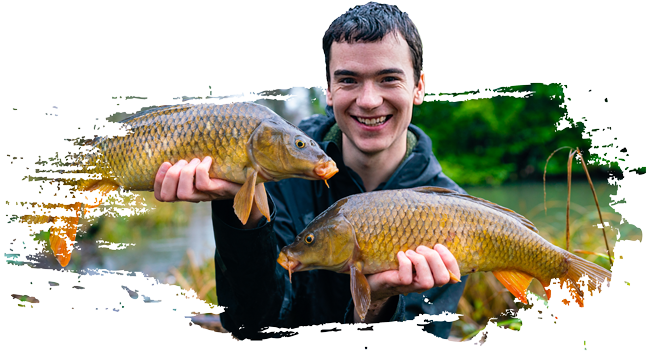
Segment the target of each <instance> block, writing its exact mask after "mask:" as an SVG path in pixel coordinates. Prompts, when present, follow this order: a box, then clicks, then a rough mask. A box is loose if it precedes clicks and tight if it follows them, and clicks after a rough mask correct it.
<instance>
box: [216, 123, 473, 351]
mask: <svg viewBox="0 0 665 357" xmlns="http://www.w3.org/2000/svg"><path fill="white" fill-rule="evenodd" d="M329 112H330V111H329ZM334 124H335V119H334V118H333V117H332V115H329V116H322V115H317V116H314V117H312V118H310V119H306V120H303V121H302V122H301V124H300V128H301V129H302V130H303V131H304V132H305V133H306V134H307V135H309V136H310V137H312V138H313V139H314V140H316V141H317V142H318V143H319V145H320V146H321V148H323V150H325V152H326V153H327V154H328V155H329V156H330V157H331V158H332V159H333V160H335V162H336V163H337V166H338V168H339V170H340V171H339V172H338V173H337V174H336V175H335V176H333V177H332V178H331V179H330V180H328V183H329V184H330V189H328V188H327V187H326V186H325V184H324V183H323V181H308V180H302V179H287V180H282V181H279V182H269V183H266V184H265V186H266V190H267V191H268V196H269V204H270V212H271V220H270V222H267V220H266V219H265V218H262V220H261V222H259V224H258V226H257V228H255V229H252V230H240V229H238V227H240V222H239V221H238V219H237V218H236V216H235V215H234V213H233V208H232V204H233V202H232V201H231V200H226V201H213V202H212V217H213V228H214V233H215V242H216V245H217V249H216V252H215V268H216V279H217V297H218V300H219V304H220V305H222V306H225V307H226V310H225V311H224V312H223V313H222V314H221V320H222V325H223V326H224V328H225V329H227V330H229V331H231V332H232V333H233V334H234V335H235V336H236V337H238V338H252V339H260V338H265V337H271V336H274V334H266V333H262V332H260V331H261V330H262V329H264V328H265V327H267V326H275V327H283V328H293V327H297V326H302V325H317V324H324V323H329V322H340V323H344V322H353V310H352V309H353V303H352V302H351V291H350V279H349V275H348V274H339V273H335V272H331V271H327V270H313V271H306V272H298V273H295V274H293V276H292V282H291V283H289V277H288V272H287V270H285V269H284V268H282V267H281V266H279V265H278V264H277V255H278V254H279V251H280V249H281V248H282V247H284V246H285V245H288V244H290V243H291V242H293V239H294V238H295V236H296V235H297V234H298V233H299V232H301V231H302V230H303V229H304V228H305V226H306V225H307V224H308V223H309V222H311V221H312V220H313V219H314V217H316V216H317V215H319V214H320V213H321V212H323V211H324V210H325V209H326V208H328V207H329V206H331V205H332V204H333V203H335V202H336V201H337V200H339V199H341V198H344V197H346V196H349V195H352V194H356V193H361V192H365V189H364V186H363V183H362V180H361V179H360V176H359V175H358V174H356V173H355V172H353V170H351V169H350V168H348V167H346V166H345V165H344V162H343V160H342V155H341V152H340V151H339V149H338V147H337V145H336V144H335V143H334V142H330V141H323V138H324V137H325V135H326V134H327V133H328V132H329V131H330V130H331V128H332V127H333V125H334ZM409 130H410V131H411V132H412V133H413V134H415V138H416V139H417V142H415V143H414V144H415V146H413V149H412V151H411V153H410V154H409V155H408V156H407V157H406V158H405V160H404V161H403V162H402V164H401V165H400V166H399V167H398V169H397V170H396V171H395V173H394V174H393V175H392V176H391V177H390V179H389V180H388V181H387V182H385V183H383V184H381V185H379V187H378V188H377V190H393V189H401V188H410V187H417V186H439V187H445V188H450V189H453V190H456V191H459V192H463V193H465V192H464V191H463V190H462V189H461V188H460V187H459V186H457V184H455V183H454V182H453V181H452V180H450V179H449V178H448V177H446V176H445V175H444V174H443V173H442V172H441V166H440V165H439V163H438V161H437V160H436V158H435V157H434V155H433V153H432V143H431V140H430V139H429V137H427V135H425V133H424V132H423V131H422V130H420V129H419V128H417V127H416V126H414V125H410V126H409ZM465 283H466V277H463V278H462V282H461V283H457V284H449V285H445V286H443V287H441V288H434V289H430V290H428V291H426V292H425V293H424V294H416V293H413V294H409V295H407V296H403V295H399V299H398V300H397V301H398V302H397V304H396V306H394V309H395V313H394V314H393V317H392V319H391V320H393V321H395V320H397V321H403V320H405V319H412V318H413V317H415V316H417V315H420V314H423V313H425V314H431V315H436V314H440V313H442V312H443V311H449V312H451V313H454V312H455V311H456V309H457V304H458V302H459V299H460V297H461V296H462V292H463V291H464V286H465ZM425 298H427V299H425ZM450 326H451V323H449V322H430V323H428V324H427V325H426V326H425V327H424V329H425V331H428V332H431V333H434V334H435V335H437V336H440V337H443V338H447V337H448V335H449V333H450ZM284 334H286V335H288V334H289V332H282V333H279V334H278V335H284Z"/></svg>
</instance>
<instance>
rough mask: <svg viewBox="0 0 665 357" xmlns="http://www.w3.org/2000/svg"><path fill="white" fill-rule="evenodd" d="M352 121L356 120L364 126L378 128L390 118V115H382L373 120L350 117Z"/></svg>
mask: <svg viewBox="0 0 665 357" xmlns="http://www.w3.org/2000/svg"><path fill="white" fill-rule="evenodd" d="M351 117H352V118H353V119H355V120H357V121H358V122H360V123H362V124H365V125H367V126H379V125H381V124H383V123H385V122H386V121H387V120H388V119H390V118H392V115H384V116H380V117H373V118H363V117H357V116H353V115H352V116H351Z"/></svg>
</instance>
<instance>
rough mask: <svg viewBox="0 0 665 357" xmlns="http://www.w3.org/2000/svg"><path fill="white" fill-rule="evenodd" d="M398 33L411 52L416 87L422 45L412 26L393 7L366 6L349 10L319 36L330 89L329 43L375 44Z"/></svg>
mask: <svg viewBox="0 0 665 357" xmlns="http://www.w3.org/2000/svg"><path fill="white" fill-rule="evenodd" d="M398 32H399V33H400V34H401V35H402V37H404V40H406V43H407V44H408V45H409V49H410V51H411V62H412V64H413V75H414V77H415V80H416V85H418V81H419V80H420V72H421V71H422V70H423V44H422V42H421V40H420V34H419V33H418V29H417V28H416V25H415V24H414V23H413V21H411V19H410V18H409V15H408V14H407V13H406V12H402V11H400V9H399V8H397V6H395V5H386V4H379V3H375V2H368V3H367V4H365V5H358V6H356V7H354V8H352V9H349V11H347V12H346V13H344V14H343V15H341V16H340V17H338V18H336V19H335V21H333V22H332V23H331V24H330V27H328V30H327V31H326V33H325V35H323V54H324V55H325V57H326V79H327V80H328V86H330V48H331V46H332V44H333V42H376V41H381V40H382V39H383V37H384V36H386V35H387V34H389V33H394V34H395V35H397V33H398Z"/></svg>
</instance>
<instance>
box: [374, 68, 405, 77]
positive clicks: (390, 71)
mask: <svg viewBox="0 0 665 357" xmlns="http://www.w3.org/2000/svg"><path fill="white" fill-rule="evenodd" d="M384 74H401V75H405V73H404V71H403V70H401V69H399V68H386V69H382V70H380V71H378V72H376V75H377V76H382V75H384Z"/></svg>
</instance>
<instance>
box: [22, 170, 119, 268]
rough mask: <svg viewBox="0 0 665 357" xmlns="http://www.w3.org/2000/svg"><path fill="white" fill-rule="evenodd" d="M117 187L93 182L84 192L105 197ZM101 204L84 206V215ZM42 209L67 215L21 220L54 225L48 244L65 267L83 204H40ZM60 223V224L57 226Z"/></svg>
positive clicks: (106, 182) (110, 182) (32, 217)
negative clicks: (65, 212)
mask: <svg viewBox="0 0 665 357" xmlns="http://www.w3.org/2000/svg"><path fill="white" fill-rule="evenodd" d="M118 187H119V185H118V184H117V183H115V182H112V181H108V180H100V181H95V182H93V183H91V184H90V185H88V186H87V187H85V188H84V189H83V190H84V191H99V192H100V193H101V194H102V196H105V195H106V194H107V193H109V192H110V191H113V190H115V189H117V188H118ZM100 204H101V200H99V201H96V202H95V205H94V206H87V205H85V209H84V214H85V213H87V210H88V209H90V208H94V207H97V206H99V205H100ZM40 206H42V207H43V208H50V209H52V208H64V209H65V210H67V211H68V212H69V213H68V214H67V215H66V216H58V217H51V216H23V217H21V220H22V221H23V222H28V223H56V225H52V226H51V228H50V235H49V243H50V245H51V250H52V251H53V254H54V255H55V257H56V259H57V260H58V263H60V265H61V266H63V267H64V266H67V264H69V261H70V260H71V258H72V250H73V245H74V241H75V240H76V231H77V226H78V222H79V219H80V217H81V207H82V206H84V205H83V203H81V202H77V203H73V204H69V205H65V204H58V203H56V204H49V203H47V204H41V205H40ZM57 222H62V224H57Z"/></svg>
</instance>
